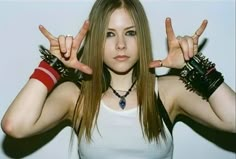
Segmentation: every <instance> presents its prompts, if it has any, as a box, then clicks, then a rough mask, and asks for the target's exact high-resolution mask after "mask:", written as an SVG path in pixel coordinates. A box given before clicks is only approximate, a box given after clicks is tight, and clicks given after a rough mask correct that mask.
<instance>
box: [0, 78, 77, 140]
mask: <svg viewBox="0 0 236 159" xmlns="http://www.w3.org/2000/svg"><path fill="white" fill-rule="evenodd" d="M77 97H78V88H77V87H76V86H75V85H74V84H72V83H68V82H67V83H63V84H61V85H60V86H58V87H57V88H56V89H55V90H54V91H53V92H52V93H51V94H50V96H49V97H48V98H47V88H46V87H45V86H44V85H43V84H42V83H40V82H39V81H37V80H35V79H31V80H29V82H28V83H27V84H26V85H25V86H24V88H23V89H22V90H21V92H20V93H19V94H18V95H17V97H16V98H15V99H14V101H13V102H12V103H11V105H10V106H9V108H8V110H7V111H6V113H5V115H4V117H3V119H2V128H3V130H4V132H6V133H7V134H8V135H10V136H13V137H16V138H22V137H28V136H32V135H35V134H39V133H42V132H44V131H46V130H48V129H50V128H52V127H53V126H55V125H57V124H58V123H59V122H61V121H62V120H65V119H69V117H70V111H71V110H72V108H73V107H74V105H75V101H76V99H77Z"/></svg>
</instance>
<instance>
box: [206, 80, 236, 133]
mask: <svg viewBox="0 0 236 159" xmlns="http://www.w3.org/2000/svg"><path fill="white" fill-rule="evenodd" d="M235 97H236V96H235V92H234V91H233V90H232V89H231V88H230V87H229V86H228V85H227V84H225V83H222V84H221V85H220V87H218V89H217V90H216V91H215V92H214V93H213V94H212V95H211V96H210V98H209V103H210V105H211V107H212V109H213V111H214V112H215V114H216V115H217V116H218V117H219V118H220V119H221V120H222V121H223V122H224V123H225V124H227V125H226V126H227V127H229V129H230V131H233V132H236V123H235V121H236V120H235V119H236V112H235V110H236V106H235V104H236V103H235V100H236V99H235Z"/></svg>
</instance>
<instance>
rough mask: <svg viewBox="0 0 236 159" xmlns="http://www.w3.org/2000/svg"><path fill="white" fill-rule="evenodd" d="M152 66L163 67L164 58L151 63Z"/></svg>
mask: <svg viewBox="0 0 236 159" xmlns="http://www.w3.org/2000/svg"><path fill="white" fill-rule="evenodd" d="M149 67H150V68H159V67H163V60H154V61H152V62H151V63H150V64H149Z"/></svg>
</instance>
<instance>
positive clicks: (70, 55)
mask: <svg viewBox="0 0 236 159" xmlns="http://www.w3.org/2000/svg"><path fill="white" fill-rule="evenodd" d="M88 28H89V22H88V21H85V22H84V24H83V26H82V28H81V29H80V31H79V33H78V34H77V35H76V36H75V37H73V36H64V35H60V36H59V37H55V36H53V35H52V34H51V33H50V32H49V31H48V30H47V29H46V28H45V27H44V26H42V25H40V26H39V30H40V31H41V33H42V34H43V35H44V36H45V37H46V38H47V39H48V41H49V42H50V49H49V50H50V52H51V53H52V54H53V55H54V56H56V57H57V58H58V59H59V60H60V61H61V62H63V64H64V65H65V66H67V67H70V68H74V69H78V70H80V71H81V72H84V73H86V74H92V69H91V68H90V67H89V66H87V65H85V64H83V63H81V62H79V61H78V59H77V53H78V50H79V48H80V45H81V43H82V41H83V39H84V37H85V35H86V33H87V31H88Z"/></svg>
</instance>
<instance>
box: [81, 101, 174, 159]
mask: <svg viewBox="0 0 236 159" xmlns="http://www.w3.org/2000/svg"><path fill="white" fill-rule="evenodd" d="M163 126H164V127H163V128H164V131H165V135H166V140H165V139H164V138H163V137H162V136H160V140H159V141H158V143H156V142H155V141H153V142H149V141H148V140H147V139H146V138H144V137H143V134H142V129H141V125H140V122H139V108H138V107H137V108H133V109H130V110H126V111H115V110H113V109H111V108H109V107H108V106H106V105H105V104H104V103H103V101H101V105H100V112H99V115H98V119H97V127H95V128H94V129H93V131H92V141H91V142H90V143H88V142H87V141H86V139H85V137H84V136H83V137H82V139H81V142H80V143H79V147H78V148H79V152H78V153H79V157H80V159H171V158H172V154H173V140H172V135H171V133H170V131H169V130H168V128H167V126H166V124H165V123H164V121H163Z"/></svg>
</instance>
